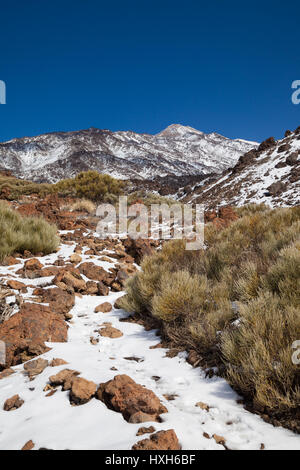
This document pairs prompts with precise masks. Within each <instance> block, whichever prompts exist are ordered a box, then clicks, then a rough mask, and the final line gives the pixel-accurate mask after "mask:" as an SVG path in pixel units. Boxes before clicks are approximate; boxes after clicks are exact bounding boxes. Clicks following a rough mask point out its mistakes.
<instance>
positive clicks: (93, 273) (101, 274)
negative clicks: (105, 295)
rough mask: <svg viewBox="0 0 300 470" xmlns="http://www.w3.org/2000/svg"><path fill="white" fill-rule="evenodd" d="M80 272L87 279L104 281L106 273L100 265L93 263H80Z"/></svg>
mask: <svg viewBox="0 0 300 470" xmlns="http://www.w3.org/2000/svg"><path fill="white" fill-rule="evenodd" d="M78 269H79V271H80V272H81V274H84V276H86V277H87V278H88V279H90V280H92V281H104V280H105V279H106V278H107V276H108V273H107V272H106V271H105V269H103V268H101V266H96V265H95V264H94V263H88V262H87V263H82V264H80V265H79V266H78Z"/></svg>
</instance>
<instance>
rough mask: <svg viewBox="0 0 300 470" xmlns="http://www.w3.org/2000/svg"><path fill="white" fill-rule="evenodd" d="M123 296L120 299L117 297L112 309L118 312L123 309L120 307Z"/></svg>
mask: <svg viewBox="0 0 300 470" xmlns="http://www.w3.org/2000/svg"><path fill="white" fill-rule="evenodd" d="M124 297H125V295H123V296H122V297H119V298H118V299H117V300H116V301H115V303H114V308H116V309H118V310H121V309H122V308H123V307H122V299H124Z"/></svg>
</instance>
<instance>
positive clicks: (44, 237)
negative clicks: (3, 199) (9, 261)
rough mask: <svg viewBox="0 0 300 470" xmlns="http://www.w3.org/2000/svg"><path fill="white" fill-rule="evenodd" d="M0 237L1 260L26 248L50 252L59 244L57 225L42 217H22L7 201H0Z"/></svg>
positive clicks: (36, 251) (34, 252)
mask: <svg viewBox="0 0 300 470" xmlns="http://www.w3.org/2000/svg"><path fill="white" fill-rule="evenodd" d="M0 239H1V244H0V260H3V259H4V258H5V257H6V256H9V255H12V254H14V253H24V251H26V250H27V251H30V252H31V253H33V254H37V253H44V254H49V253H52V252H54V251H56V249H57V248H58V246H59V237H58V236H57V228H56V227H55V225H51V224H49V223H48V222H46V221H45V220H44V219H42V218H35V217H21V215H20V214H18V213H17V212H16V211H14V210H12V209H10V208H9V207H8V205H7V204H6V203H0Z"/></svg>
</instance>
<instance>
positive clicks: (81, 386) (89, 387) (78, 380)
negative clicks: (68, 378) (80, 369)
mask: <svg viewBox="0 0 300 470" xmlns="http://www.w3.org/2000/svg"><path fill="white" fill-rule="evenodd" d="M96 391H97V385H96V384H95V383H94V382H90V381H89V380H86V379H83V378H82V377H75V378H74V379H73V381H72V385H71V391H70V401H71V403H73V404H75V405H84V404H85V403H87V402H88V401H90V400H91V398H93V396H95V393H96Z"/></svg>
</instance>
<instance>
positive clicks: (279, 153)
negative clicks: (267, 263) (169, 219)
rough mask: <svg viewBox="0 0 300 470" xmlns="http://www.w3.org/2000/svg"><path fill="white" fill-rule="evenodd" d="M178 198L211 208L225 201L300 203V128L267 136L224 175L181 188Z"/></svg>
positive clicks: (288, 204)
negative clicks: (278, 134) (282, 133)
mask: <svg viewBox="0 0 300 470" xmlns="http://www.w3.org/2000/svg"><path fill="white" fill-rule="evenodd" d="M178 197H179V198H180V199H182V200H184V201H189V202H190V201H193V202H197V203H203V204H205V205H206V207H207V208H210V207H211V208H212V207H216V206H218V205H224V204H232V205H238V206H241V205H243V204H247V203H266V204H268V205H270V206H291V205H296V204H299V203H300V127H298V128H297V129H296V130H295V132H290V131H287V132H286V134H285V137H284V139H281V140H278V141H275V140H274V138H272V137H271V138H269V139H267V140H266V141H264V142H262V143H261V144H260V146H259V147H258V148H257V149H253V150H251V151H250V152H247V153H246V154H245V155H243V156H241V157H240V158H239V160H238V162H237V164H236V165H235V166H234V167H233V168H231V169H229V170H226V171H225V172H224V173H223V175H222V176H221V177H219V178H217V179H215V178H214V179H207V180H203V181H202V182H200V183H199V184H196V185H193V186H192V187H191V186H190V187H188V188H184V189H181V191H179V193H178Z"/></svg>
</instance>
